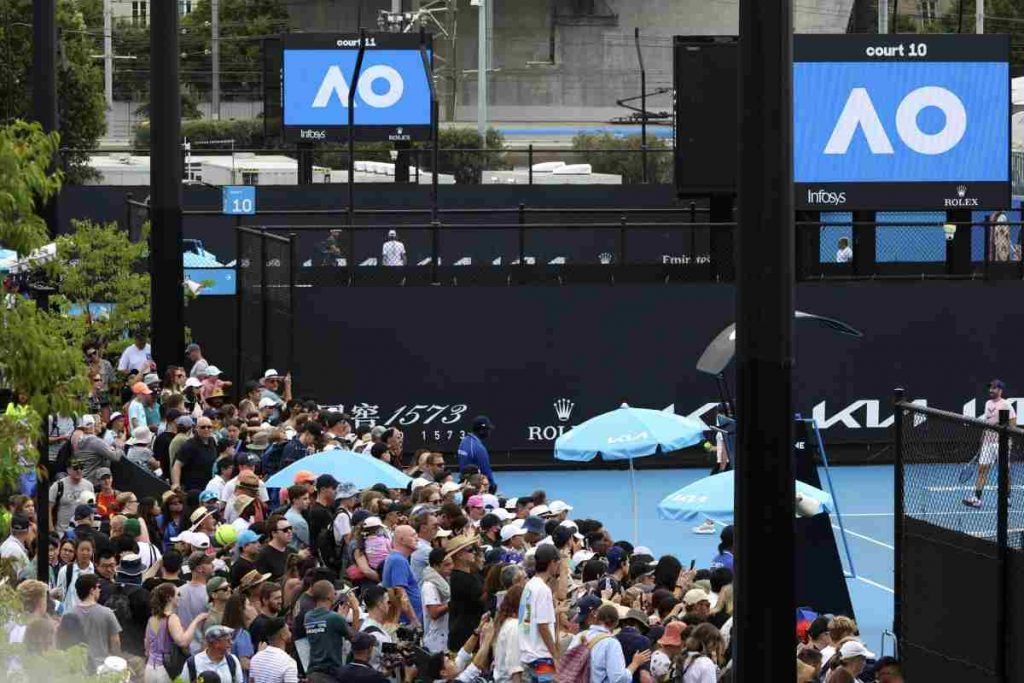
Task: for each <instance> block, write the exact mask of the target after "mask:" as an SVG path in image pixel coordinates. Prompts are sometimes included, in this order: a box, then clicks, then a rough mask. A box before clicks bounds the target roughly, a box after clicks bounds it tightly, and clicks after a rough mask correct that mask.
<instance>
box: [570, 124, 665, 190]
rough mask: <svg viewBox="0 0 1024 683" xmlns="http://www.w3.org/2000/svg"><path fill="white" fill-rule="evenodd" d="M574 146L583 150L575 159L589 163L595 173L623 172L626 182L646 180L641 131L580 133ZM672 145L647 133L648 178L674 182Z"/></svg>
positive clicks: (623, 178) (655, 180)
mask: <svg viewBox="0 0 1024 683" xmlns="http://www.w3.org/2000/svg"><path fill="white" fill-rule="evenodd" d="M572 148H573V150H574V151H576V152H579V153H580V154H578V155H577V157H578V158H577V159H575V161H576V162H577V163H583V164H590V165H591V166H592V167H593V171H594V173H614V174H616V175H621V176H622V183H623V184H624V185H628V184H635V183H640V182H642V181H643V155H642V154H641V153H640V150H641V148H642V145H641V138H640V136H639V135H630V136H627V137H618V136H615V135H611V134H610V133H601V134H600V135H596V134H592V133H580V134H578V135H576V136H575V137H573V139H572ZM670 149H671V148H670V147H669V146H668V145H667V144H666V143H665V142H664V141H662V140H657V139H655V138H654V137H653V136H648V138H647V150H648V153H647V182H649V183H670V182H672V154H671V151H670ZM603 150H610V151H603Z"/></svg>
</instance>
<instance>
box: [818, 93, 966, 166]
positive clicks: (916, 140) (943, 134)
mask: <svg viewBox="0 0 1024 683" xmlns="http://www.w3.org/2000/svg"><path fill="white" fill-rule="evenodd" d="M928 107H937V108H938V109H940V110H941V111H942V113H943V114H944V115H945V117H946V122H945V124H944V125H943V127H942V130H940V131H939V132H937V133H931V134H930V133H925V132H924V131H922V130H921V129H920V128H919V127H918V125H917V115H918V114H919V113H921V111H923V110H924V109H926V108H928ZM858 128H860V129H862V130H863V131H864V137H865V139H866V140H867V143H868V148H869V149H870V150H871V153H872V154H894V153H895V152H894V151H893V147H892V143H891V142H890V141H889V136H888V135H887V134H886V132H885V126H883V125H882V121H881V119H879V118H878V112H877V111H875V105H874V104H873V103H872V102H871V96H870V95H868V91H867V89H866V88H854V89H853V90H851V91H850V97H849V98H848V99H847V100H846V106H844V107H843V112H842V113H841V114H840V115H839V121H838V122H837V123H836V126H835V128H834V129H833V130H832V136H831V137H830V138H829V139H828V144H826V145H825V154H846V152H847V150H848V149H849V148H850V142H852V140H853V136H854V133H856V132H857V129H858ZM896 132H897V134H898V135H899V136H900V139H901V140H903V142H904V143H905V144H906V145H907V147H909V148H910V149H912V150H914V151H915V152H917V153H918V154H927V155H935V154H943V153H944V152H948V151H949V150H951V149H953V148H954V147H956V146H957V144H958V143H959V142H960V140H961V139H963V137H964V133H966V132H967V110H966V109H965V108H964V103H963V102H961V101H960V98H959V97H957V96H956V95H955V94H953V93H952V92H950V91H949V90H947V89H946V88H940V87H937V86H926V87H923V88H918V89H916V90H913V91H911V92H910V94H908V95H907V96H906V97H904V98H903V100H902V101H901V102H900V104H899V107H898V108H897V109H896Z"/></svg>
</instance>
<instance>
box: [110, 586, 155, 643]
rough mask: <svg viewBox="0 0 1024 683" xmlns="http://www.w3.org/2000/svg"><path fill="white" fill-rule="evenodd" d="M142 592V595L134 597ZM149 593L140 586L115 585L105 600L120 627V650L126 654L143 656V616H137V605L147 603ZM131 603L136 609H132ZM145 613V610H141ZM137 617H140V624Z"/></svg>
mask: <svg viewBox="0 0 1024 683" xmlns="http://www.w3.org/2000/svg"><path fill="white" fill-rule="evenodd" d="M139 591H142V593H143V595H135V594H136V593H138V592H139ZM148 595H149V591H147V590H146V589H145V588H143V587H142V586H135V585H131V584H115V585H114V588H113V590H112V591H111V593H110V597H108V598H107V602H106V605H105V606H106V607H108V608H109V609H110V610H111V611H112V612H113V613H114V616H115V617H117V623H118V624H120V625H121V634H122V635H121V639H122V649H123V650H124V651H125V652H127V653H128V654H145V642H144V638H145V632H144V629H145V622H146V616H145V614H142V615H140V614H139V608H138V607H137V606H138V605H140V604H141V605H145V604H146V603H148V602H149V599H148ZM133 603H134V605H136V607H134V608H133ZM142 611H143V612H145V610H142ZM139 616H142V617H143V618H142V620H141V622H140V620H139Z"/></svg>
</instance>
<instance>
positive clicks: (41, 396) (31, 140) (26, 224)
mask: <svg viewBox="0 0 1024 683" xmlns="http://www.w3.org/2000/svg"><path fill="white" fill-rule="evenodd" d="M57 140H58V137H57V136H56V135H50V136H46V135H43V133H42V131H41V130H40V128H39V127H38V126H37V125H34V124H26V123H23V122H16V123H14V124H13V125H10V126H5V127H0V243H2V244H6V245H8V247H9V248H13V249H15V250H17V251H18V252H19V253H21V254H25V253H28V252H30V251H31V250H32V249H35V248H37V247H39V246H42V245H43V244H44V243H45V242H46V229H45V227H44V226H43V224H42V222H41V220H40V219H39V217H38V216H35V215H34V214H33V207H34V206H35V205H36V202H41V201H43V200H45V199H46V198H47V197H50V196H52V195H53V193H55V192H57V191H58V190H59V189H60V175H59V174H57V173H54V174H49V175H48V174H47V173H46V170H45V165H46V160H48V159H49V158H50V155H51V154H52V153H53V150H54V148H55V147H56V144H57ZM0 330H3V333H2V334H0V378H2V381H3V384H4V385H5V386H7V387H9V388H13V389H15V390H16V391H18V392H22V393H25V394H27V395H28V396H29V405H30V406H31V409H32V411H31V412H30V414H29V415H28V416H27V417H26V419H25V420H23V421H20V422H19V421H18V420H16V419H15V418H13V417H7V416H0V463H2V466H0V489H3V488H5V487H8V486H11V485H13V483H14V482H15V480H16V476H17V474H18V473H20V471H21V470H22V469H23V468H24V467H27V466H31V465H32V464H33V463H34V462H35V461H36V459H37V452H36V449H35V447H34V444H35V443H36V437H37V436H38V432H39V427H40V423H41V420H40V418H39V416H41V415H47V414H50V413H61V414H64V415H71V414H74V413H77V412H79V408H80V405H81V402H80V400H79V398H80V397H81V396H84V395H85V394H86V392H87V391H88V383H87V381H86V372H85V364H84V363H83V362H82V357H81V354H80V352H79V350H78V348H79V340H80V338H81V335H80V334H78V333H76V330H75V328H73V327H71V326H69V325H68V323H67V320H66V319H65V318H64V317H63V316H61V315H60V314H58V313H53V312H48V311H41V310H39V309H38V308H37V307H36V304H35V302H33V301H27V300H25V299H22V298H21V297H18V296H12V297H6V298H5V300H4V306H3V307H0Z"/></svg>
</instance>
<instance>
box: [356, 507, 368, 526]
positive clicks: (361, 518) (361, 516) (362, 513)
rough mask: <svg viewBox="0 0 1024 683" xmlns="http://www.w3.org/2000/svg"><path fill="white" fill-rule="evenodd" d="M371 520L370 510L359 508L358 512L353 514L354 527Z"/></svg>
mask: <svg viewBox="0 0 1024 683" xmlns="http://www.w3.org/2000/svg"><path fill="white" fill-rule="evenodd" d="M369 518H370V511H369V510H365V509H363V508H359V509H358V510H356V511H355V512H353V513H352V524H353V526H354V525H356V524H362V523H363V522H365V521H366V520H367V519H369Z"/></svg>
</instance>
